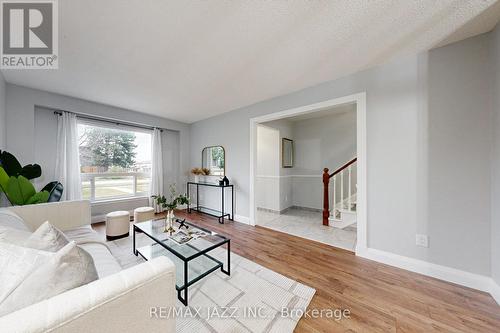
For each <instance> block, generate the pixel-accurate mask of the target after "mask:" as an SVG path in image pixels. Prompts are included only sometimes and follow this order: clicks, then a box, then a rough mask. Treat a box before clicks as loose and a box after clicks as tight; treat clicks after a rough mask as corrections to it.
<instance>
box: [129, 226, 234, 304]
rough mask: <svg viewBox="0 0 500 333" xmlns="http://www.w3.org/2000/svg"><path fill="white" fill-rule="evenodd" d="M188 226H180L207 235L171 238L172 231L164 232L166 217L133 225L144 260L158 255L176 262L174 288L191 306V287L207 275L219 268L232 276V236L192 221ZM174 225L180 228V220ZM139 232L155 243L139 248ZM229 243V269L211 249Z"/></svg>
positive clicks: (180, 297) (184, 302)
mask: <svg viewBox="0 0 500 333" xmlns="http://www.w3.org/2000/svg"><path fill="white" fill-rule="evenodd" d="M184 224H185V225H187V226H188V229H186V228H181V230H182V231H184V232H187V231H191V232H193V231H196V230H201V231H202V232H204V233H205V235H204V236H201V237H198V238H196V239H195V238H193V239H191V240H190V241H188V242H186V243H183V244H179V243H178V242H176V241H174V240H173V239H172V238H170V235H169V233H166V232H164V231H163V229H164V227H163V220H151V221H146V222H141V223H137V224H134V233H133V242H134V249H133V251H134V254H135V255H136V256H137V255H140V256H141V257H142V258H144V259H145V260H151V259H153V258H156V257H159V256H167V257H168V258H170V260H172V261H173V262H174V264H175V275H176V278H175V281H176V282H175V288H176V289H177V297H178V298H179V300H180V301H181V302H182V303H183V304H184V305H186V306H187V305H188V287H189V286H191V285H192V284H194V283H196V282H198V281H199V280H201V279H203V278H204V277H205V276H207V275H209V274H210V273H212V272H214V271H216V270H217V269H219V268H220V270H221V271H222V272H223V273H225V274H227V275H230V274H231V271H230V267H231V263H230V260H231V259H230V253H231V248H230V246H231V243H230V239H229V238H226V237H224V236H222V235H219V234H217V233H216V232H213V231H210V230H208V229H204V228H200V227H198V226H196V225H194V224H192V223H189V222H184ZM174 228H175V229H176V230H178V223H175V222H174ZM136 232H142V233H144V234H145V235H146V236H148V237H149V238H151V239H152V240H153V241H154V243H153V244H151V245H147V246H143V247H140V248H136V245H135V237H136V236H135V235H136ZM224 244H227V262H226V265H225V266H226V269H224V264H223V262H222V261H220V260H218V259H216V258H214V257H213V256H212V255H210V251H213V250H214V249H216V248H218V247H221V246H222V245H224Z"/></svg>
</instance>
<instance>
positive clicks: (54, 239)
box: [0, 221, 69, 252]
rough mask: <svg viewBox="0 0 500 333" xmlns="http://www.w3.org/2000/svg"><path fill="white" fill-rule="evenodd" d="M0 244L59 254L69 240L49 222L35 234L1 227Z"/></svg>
mask: <svg viewBox="0 0 500 333" xmlns="http://www.w3.org/2000/svg"><path fill="white" fill-rule="evenodd" d="M0 242H7V243H11V244H15V245H19V246H24V247H29V248H32V249H37V250H43V251H49V252H57V251H59V250H60V249H62V248H63V247H64V246H65V245H66V244H68V243H69V240H68V238H66V236H65V235H64V234H63V233H62V231H60V230H59V229H57V228H56V227H54V226H53V225H52V224H50V223H49V222H48V221H47V222H44V223H43V224H42V225H41V226H39V227H38V229H36V230H35V232H33V233H31V232H29V231H24V230H19V229H13V228H8V227H1V226H0Z"/></svg>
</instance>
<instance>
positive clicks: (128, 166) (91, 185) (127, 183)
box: [78, 121, 151, 201]
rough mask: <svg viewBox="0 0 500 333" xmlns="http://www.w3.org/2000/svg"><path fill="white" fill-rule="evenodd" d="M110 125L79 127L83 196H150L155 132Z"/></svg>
mask: <svg viewBox="0 0 500 333" xmlns="http://www.w3.org/2000/svg"><path fill="white" fill-rule="evenodd" d="M105 126H106V124H104V123H103V124H102V125H101V124H100V123H99V124H96V123H90V122H89V123H87V122H84V121H81V122H79V124H78V137H79V151H80V171H81V178H82V192H83V193H82V196H83V198H84V199H90V200H92V201H99V200H109V199H118V198H126V197H136V196H146V195H148V194H149V184H150V182H151V133H150V132H148V131H142V130H140V129H137V130H135V129H129V128H128V127H127V128H126V129H122V128H120V129H117V128H112V127H105Z"/></svg>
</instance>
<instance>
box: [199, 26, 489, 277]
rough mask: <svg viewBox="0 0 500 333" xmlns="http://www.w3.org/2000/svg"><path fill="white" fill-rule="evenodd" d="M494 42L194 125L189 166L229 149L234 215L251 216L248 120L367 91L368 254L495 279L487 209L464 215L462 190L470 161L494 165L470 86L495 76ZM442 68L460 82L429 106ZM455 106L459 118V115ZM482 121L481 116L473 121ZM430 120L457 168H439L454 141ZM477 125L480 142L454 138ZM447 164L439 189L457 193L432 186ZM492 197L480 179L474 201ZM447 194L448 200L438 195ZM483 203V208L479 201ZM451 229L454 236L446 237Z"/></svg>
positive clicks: (471, 43) (391, 66)
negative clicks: (419, 242)
mask: <svg viewBox="0 0 500 333" xmlns="http://www.w3.org/2000/svg"><path fill="white" fill-rule="evenodd" d="M488 39H489V36H488V35H481V36H478V37H475V38H472V39H469V40H466V41H463V42H460V43H459V44H460V45H459V46H457V45H450V46H447V47H443V48H440V49H436V50H433V51H431V52H430V53H425V54H420V55H418V56H411V57H406V58H403V59H396V60H393V61H391V62H389V63H387V64H385V65H382V66H379V67H377V68H373V69H370V70H366V71H363V72H359V73H356V74H354V75H350V76H347V77H344V78H341V79H338V80H334V81H330V82H326V83H323V84H320V85H317V86H315V87H311V88H307V89H304V90H301V91H298V92H295V93H292V94H288V95H284V96H280V97H277V98H273V99H271V100H267V101H263V102H260V103H257V104H254V105H250V106H247V107H244V108H241V109H238V110H235V111H232V112H229V113H226V114H223V115H220V116H217V117H213V118H210V119H206V120H203V121H200V122H197V123H194V124H193V125H192V126H191V156H192V159H191V163H192V164H193V161H197V160H198V159H199V157H198V156H199V152H201V149H202V148H203V147H204V146H208V145H216V144H222V145H224V146H225V148H226V160H227V175H228V177H229V178H230V179H231V180H232V181H233V182H234V183H235V184H236V185H237V187H236V214H239V215H244V216H249V165H250V161H249V156H250V153H249V146H250V144H249V138H250V133H249V119H250V118H252V117H256V116H261V115H264V114H268V113H272V112H277V111H283V110H287V109H290V108H295V107H299V106H303V105H308V104H312V103H317V102H321V101H324V100H328V99H332V98H336V97H341V96H346V95H350V94H353V93H358V92H363V91H364V92H366V94H367V120H366V121H367V166H368V170H367V196H368V207H367V212H368V246H369V247H371V248H375V249H379V250H383V251H388V252H392V253H396V254H399V255H403V256H408V257H413V258H417V259H421V260H427V261H429V262H433V263H436V264H441V265H446V266H450V267H454V268H457V269H462V270H466V271H470V272H474V273H479V274H485V275H489V273H490V251H489V248H488V251H485V249H486V248H487V247H488V246H489V245H488V244H489V243H490V237H491V236H490V228H489V225H486V224H485V222H484V220H485V219H486V220H487V215H488V214H489V213H483V212H484V211H489V209H490V204H489V200H483V201H480V200H475V199H474V200H473V202H474V203H475V204H476V207H475V210H473V211H471V210H464V209H462V207H461V206H460V205H461V204H462V203H463V202H464V200H463V198H462V196H463V195H464V192H466V190H465V189H466V188H467V186H469V185H470V183H469V182H467V181H466V179H467V178H468V177H472V175H471V172H473V171H472V170H470V169H469V170H467V171H468V172H467V173H466V172H465V171H466V170H465V169H466V167H467V166H472V165H475V163H472V164H471V163H470V161H469V160H470V157H471V156H472V157H473V158H478V159H481V158H485V160H486V161H488V160H489V158H488V156H483V155H484V147H483V143H484V139H483V134H484V133H483V134H481V133H478V132H479V130H478V129H479V128H482V129H483V131H484V132H486V134H485V135H486V136H487V135H488V132H489V128H490V122H489V120H488V119H486V117H485V115H484V114H485V113H486V111H484V110H483V109H481V108H483V107H484V106H485V104H484V102H482V101H481V100H482V98H484V97H485V94H484V91H483V90H484V89H485V88H487V84H488V80H487V78H486V79H485V78H483V79H485V84H470V83H471V80H472V81H473V82H475V83H478V77H481V76H482V75H485V69H486V70H487V69H488V68H489V63H488V62H487V61H486V62H485V60H486V59H485V53H486V51H485V49H484V48H485V45H486V44H487V43H488V42H487V41H488ZM450 50H455V51H456V53H455V51H450ZM442 54H447V55H450V56H451V55H453V57H452V60H451V61H452V63H451V64H448V62H449V60H448V59H445V57H442V56H440V55H442ZM441 66H442V69H441V70H440V73H441V75H445V74H447V71H458V73H460V74H457V75H452V73H448V74H447V75H446V77H448V78H450V79H452V78H460V79H462V80H458V81H457V82H452V84H450V85H442V86H441V85H440V86H439V93H440V94H442V101H440V97H439V95H436V94H434V95H431V96H429V99H430V100H432V102H429V103H427V102H426V100H427V91H428V86H429V85H430V84H431V82H429V80H432V81H433V82H432V85H433V87H435V86H436V84H440V82H439V78H438V77H436V75H433V76H431V77H430V78H429V77H428V76H429V75H428V72H429V71H430V68H433V69H438V68H440V67H441ZM462 71H463V72H462ZM486 74H487V73H486ZM465 75H467V76H468V77H470V78H471V80H468V79H467V77H464V76H465ZM447 87H448V88H447ZM447 89H448V90H447ZM454 97H456V98H459V102H460V103H463V102H467V101H466V99H470V100H472V101H477V102H478V103H479V104H478V105H477V107H476V108H474V109H470V108H468V107H465V108H463V109H462V108H460V106H459V105H458V104H456V103H446V99H448V98H454ZM469 105H470V104H468V103H467V106H469ZM457 107H458V108H459V111H458V112H454V111H453V110H454V109H455V108H457ZM476 112H478V113H479V115H478V116H477V117H472V116H471V114H475V113H476ZM429 117H437V118H436V119H437V120H438V121H439V127H441V129H442V130H443V132H444V133H449V135H450V137H453V138H454V140H453V142H452V144H451V145H449V146H448V149H449V150H450V153H451V157H452V160H453V165H450V164H449V163H443V161H442V160H440V159H439V158H438V157H437V156H436V154H437V153H438V152H440V153H443V154H445V155H446V154H448V152H447V151H442V148H443V147H444V146H445V145H446V143H450V140H449V137H442V138H439V136H435V135H433V134H435V129H434V128H431V129H429V123H428V119H429ZM462 117H463V119H462ZM471 118H474V122H475V123H474V124H472V125H471V126H472V127H473V133H474V134H479V138H478V139H473V140H471V138H470V136H468V135H457V134H458V133H457V131H455V130H454V129H453V128H454V126H457V124H459V125H461V129H463V130H466V129H467V128H466V127H465V126H463V125H464V124H465V122H468V121H470V120H471ZM428 132H430V133H428ZM428 134H429V135H430V136H431V137H432V140H429V138H428ZM465 149H468V150H465ZM471 150H474V151H471ZM458 151H460V152H462V154H458V153H457V152H458ZM469 153H470V155H469ZM427 155H430V156H427ZM444 165H448V166H450V167H451V166H452V167H453V168H454V169H452V170H447V172H449V174H446V175H444V177H445V179H446V182H445V183H443V184H448V183H450V182H452V181H455V182H456V183H457V184H461V186H462V190H461V191H458V192H449V191H443V190H442V189H441V188H440V187H436V186H429V181H430V178H429V176H428V171H429V168H432V167H436V168H437V169H438V170H443V168H442V166H444ZM483 169H484V168H480V171H481V172H482V171H484V170H483ZM455 170H457V172H455ZM434 172H436V170H434ZM443 172H444V171H443ZM433 175H434V173H433V174H432V176H433ZM430 191H437V192H434V193H430ZM487 192H489V185H488V184H486V183H485V181H484V178H483V177H482V176H481V177H479V179H478V181H477V184H475V185H473V190H472V191H471V192H470V196H468V197H469V198H472V195H478V194H480V193H487ZM445 193H446V194H447V195H448V197H446V198H445V197H443V196H442V195H443V194H445ZM431 197H433V198H438V199H440V200H442V202H441V203H435V205H436V206H437V205H440V204H441V207H442V209H443V210H445V212H436V209H435V207H436V206H432V205H431V204H430V203H429V202H428V198H431ZM480 198H482V199H484V197H483V196H482V195H481V196H480ZM433 204H434V203H433ZM427 206H431V207H427ZM467 208H468V206H467ZM477 210H480V211H481V213H480V214H479V216H477V215H476V214H475V212H476V211H477ZM430 214H436V215H434V216H430ZM439 217H441V218H445V219H446V221H443V220H442V219H440V218H439ZM431 224H432V225H431ZM450 228H451V229H455V230H450ZM445 229H446V230H447V231H448V232H443V230H445ZM471 230H472V231H471ZM422 231H425V232H428V235H429V237H430V247H429V248H421V247H417V246H416V245H415V235H416V233H418V232H422ZM469 235H470V236H469ZM484 244H486V245H484ZM441 251H442V254H440V252H441ZM471 258H474V259H471Z"/></svg>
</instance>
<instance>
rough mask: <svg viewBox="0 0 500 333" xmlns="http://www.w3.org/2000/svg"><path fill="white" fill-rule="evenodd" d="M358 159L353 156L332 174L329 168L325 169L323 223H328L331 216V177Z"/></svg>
mask: <svg viewBox="0 0 500 333" xmlns="http://www.w3.org/2000/svg"><path fill="white" fill-rule="evenodd" d="M357 160H358V158H357V157H355V158H353V159H352V160H350V161H349V162H347V163H346V164H344V165H343V166H341V167H340V168H338V169H337V170H335V171H334V172H333V173H332V174H329V173H328V172H329V170H328V168H324V169H323V225H328V218H329V217H330V203H329V200H330V199H329V198H328V197H329V195H328V184H329V183H330V178H332V177H333V176H335V175H336V174H338V173H340V172H342V171H343V170H345V169H347V168H348V167H349V166H350V165H351V164H353V163H354V162H356V161H357Z"/></svg>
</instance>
